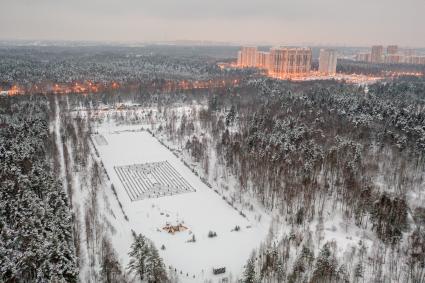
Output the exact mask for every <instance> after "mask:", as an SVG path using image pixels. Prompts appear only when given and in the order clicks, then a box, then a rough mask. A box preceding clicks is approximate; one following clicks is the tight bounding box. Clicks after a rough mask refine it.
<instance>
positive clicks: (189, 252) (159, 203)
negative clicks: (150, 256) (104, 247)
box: [95, 126, 270, 282]
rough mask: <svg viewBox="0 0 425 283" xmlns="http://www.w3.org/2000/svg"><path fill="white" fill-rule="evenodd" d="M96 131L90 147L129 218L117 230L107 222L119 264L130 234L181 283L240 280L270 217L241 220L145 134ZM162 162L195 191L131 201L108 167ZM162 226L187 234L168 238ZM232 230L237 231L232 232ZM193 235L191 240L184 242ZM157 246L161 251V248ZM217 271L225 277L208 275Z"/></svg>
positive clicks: (115, 129) (128, 247)
mask: <svg viewBox="0 0 425 283" xmlns="http://www.w3.org/2000/svg"><path fill="white" fill-rule="evenodd" d="M124 129H126V128H125V127H123V128H122V130H124ZM117 130H118V131H117ZM126 130H127V129H126ZM97 132H98V133H99V134H101V135H102V136H103V137H104V139H103V138H102V139H101V141H102V142H100V143H99V144H97V143H96V140H99V139H96V140H95V145H96V148H97V150H98V152H99V154H100V158H101V160H102V162H103V164H104V166H105V169H106V171H107V173H108V175H109V176H110V179H111V182H112V183H113V184H114V186H115V188H116V191H117V195H118V198H119V200H120V202H121V203H122V205H123V209H124V211H125V214H126V215H127V216H128V218H129V221H128V222H127V221H121V223H119V225H117V224H116V223H113V225H114V226H115V229H116V233H115V234H114V235H113V236H112V242H113V245H114V247H115V249H116V251H117V252H118V254H119V257H120V259H121V261H122V262H123V264H124V265H127V263H128V261H129V258H128V252H129V249H130V245H131V243H132V241H133V238H132V236H131V230H134V231H135V232H136V233H142V234H143V235H145V236H146V237H148V238H149V239H151V240H152V241H153V242H154V243H155V245H156V246H157V248H158V249H159V252H160V255H161V257H162V258H163V259H164V263H165V265H166V267H167V268H169V267H170V266H171V267H172V269H173V270H174V269H176V270H177V273H178V274H181V275H179V279H180V281H182V282H203V281H205V280H208V279H213V282H215V281H218V280H219V279H220V278H223V277H228V276H229V275H231V277H232V278H233V280H234V279H235V278H237V277H240V276H241V274H242V271H243V266H244V264H245V263H246V261H247V259H248V258H249V256H250V253H251V252H252V250H253V249H255V248H258V246H259V245H260V243H261V242H262V241H263V240H264V239H265V238H266V236H267V233H268V231H269V225H270V218H269V217H262V218H261V221H260V222H258V221H257V220H255V219H254V217H251V216H250V214H249V213H248V214H247V217H243V216H241V214H240V213H239V211H237V210H235V209H234V208H233V207H231V206H230V205H229V204H228V203H226V202H225V201H224V200H223V199H222V198H221V196H220V195H218V194H217V193H215V192H214V190H213V189H211V188H209V187H207V186H206V185H205V184H204V183H203V182H202V181H201V180H200V178H199V177H198V176H196V175H195V174H194V173H193V172H192V171H191V170H190V169H189V168H187V167H186V166H185V165H184V164H183V162H182V161H181V160H179V159H178V158H177V157H176V156H175V155H174V154H173V153H172V152H171V151H170V150H168V149H167V148H166V147H165V146H163V145H162V144H161V143H159V142H158V141H157V140H156V139H155V138H154V137H152V135H151V134H150V133H149V132H146V131H119V128H117V127H114V128H113V129H111V128H109V127H106V126H105V127H102V126H101V127H99V128H98V129H97ZM105 140H106V142H105ZM164 161H167V162H168V163H169V164H170V165H171V166H172V167H173V168H174V169H175V170H176V171H177V172H178V173H179V175H181V176H182V177H183V178H184V179H185V181H187V182H188V183H189V184H190V185H191V186H192V187H193V188H194V189H195V192H187V193H183V194H174V195H171V196H163V197H159V198H145V199H142V200H135V201H131V199H130V197H129V196H128V194H127V193H126V191H125V188H124V186H123V183H122V181H121V180H120V179H119V177H118V175H117V174H116V170H114V167H115V166H125V165H133V164H144V163H150V162H164ZM112 222H116V221H112ZM167 223H170V224H172V225H175V224H178V223H182V224H183V225H184V226H185V227H187V228H188V229H187V230H185V231H182V232H177V233H175V234H170V233H168V232H166V231H165V230H163V229H162V228H163V227H164V226H166V224H167ZM236 226H239V227H240V231H232V230H233V229H234V228H235V227H236ZM209 231H213V232H216V233H217V236H216V237H213V238H209V237H208V233H209ZM193 235H195V239H196V241H195V242H188V241H189V240H190V239H192V237H193ZM162 246H164V247H165V249H161V247H162ZM218 267H225V268H226V273H225V274H224V275H222V276H216V275H213V273H212V269H213V268H218Z"/></svg>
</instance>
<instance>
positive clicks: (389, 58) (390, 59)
mask: <svg viewBox="0 0 425 283" xmlns="http://www.w3.org/2000/svg"><path fill="white" fill-rule="evenodd" d="M402 62H403V56H402V55H400V54H387V55H385V58H384V63H387V64H398V63H402Z"/></svg>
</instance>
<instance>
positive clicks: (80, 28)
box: [0, 0, 425, 46]
mask: <svg viewBox="0 0 425 283" xmlns="http://www.w3.org/2000/svg"><path fill="white" fill-rule="evenodd" d="M0 7H1V9H2V11H3V13H2V16H1V17H0V38H3V39H14V38H20V39H61V40H66V39H69V40H119V41H149V40H178V39H193V40H215V41H240V42H260V41H264V42H271V43H296V42H300V43H301V42H315V43H338V44H356V45H364V44H372V43H383V44H386V43H398V44H400V45H413V46H425V31H424V28H423V27H424V26H425V17H423V16H422V15H420V13H421V11H424V10H425V1H423V0H404V1H402V0H386V1H385V0H356V1H354V0H292V1H288V0H72V1H71V0H36V1H35V0H0Z"/></svg>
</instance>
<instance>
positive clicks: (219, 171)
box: [0, 55, 425, 282]
mask: <svg viewBox="0 0 425 283" xmlns="http://www.w3.org/2000/svg"><path fill="white" fill-rule="evenodd" d="M111 56H112V55H111ZM143 56H145V55H143ZM143 58H145V59H146V58H149V56H148V57H143ZM145 59H143V60H142V59H141V60H142V61H144V60H145ZM155 60H157V59H155ZM158 60H159V59H158ZM164 60H165V59H164ZM142 61H140V62H142ZM165 61H167V60H165ZM176 64H180V63H176ZM120 68H124V69H125V68H127V67H125V66H124V67H123V66H122V65H120ZM165 68H166V69H167V70H168V68H171V69H173V68H174V67H173V66H172V65H170V64H169V63H167V66H166V67H165ZM179 70H180V69H179ZM193 70H196V72H197V74H199V75H202V74H203V73H204V72H206V73H208V74H209V73H210V72H212V73H214V72H215V71H214V70H213V71H211V70H210V69H205V68H204V67H201V68H200V69H196V68H195V69H190V71H189V73H191V72H192V71H193ZM124 73H125V72H124ZM34 75H35V76H38V75H37V74H34ZM189 75H192V74H189ZM14 76H15V75H14ZM112 76H114V75H112ZM14 79H15V78H14ZM125 103H127V104H125ZM183 106H184V107H186V108H184V109H189V110H184V111H182V110H181V109H182V107H183ZM102 107H104V108H108V109H113V111H111V112H110V114H108V115H107V116H106V117H105V116H100V114H99V113H100V111H98V110H99V109H100V108H102ZM118 110H119V111H118ZM111 121H112V122H113V123H116V124H119V125H137V124H142V123H143V124H144V125H146V124H147V125H149V129H150V131H151V133H152V134H153V135H155V137H157V138H158V139H161V140H162V141H163V142H164V144H166V145H167V146H169V147H170V148H176V149H179V150H181V151H182V157H183V158H184V161H185V162H187V163H188V164H189V163H193V164H196V168H197V169H199V170H197V174H199V175H200V176H201V177H202V178H203V180H205V182H206V183H208V184H210V185H211V186H212V187H213V188H216V187H217V188H218V187H220V186H221V187H220V188H221V189H220V190H222V191H223V192H224V194H223V199H225V200H226V202H228V203H230V204H231V205H232V206H235V207H238V208H239V209H240V211H241V213H242V214H243V211H250V210H252V209H253V207H254V206H257V205H258V206H259V207H261V208H262V209H263V210H264V212H265V213H267V214H268V215H271V216H272V218H273V221H272V225H271V228H270V232H269V236H268V237H267V239H266V240H265V241H264V243H263V244H262V245H261V247H259V248H258V249H256V250H254V251H252V256H251V257H250V258H249V259H248V260H247V262H246V265H245V267H244V272H243V276H242V278H240V279H241V280H242V282H425V230H424V229H425V206H424V199H425V192H424V185H425V173H424V172H425V79H424V78H417V77H402V78H398V79H394V80H386V81H382V82H378V83H376V84H373V85H369V86H367V87H365V86H358V85H351V84H346V83H344V82H335V81H318V82H291V81H278V80H273V79H268V78H263V77H251V76H249V75H248V76H246V78H245V79H244V80H242V81H241V82H240V84H238V85H235V86H225V87H217V88H214V89H203V90H179V91H177V92H175V93H174V92H161V91H158V90H155V89H151V88H145V89H139V90H137V91H136V92H119V91H118V92H113V93H112V92H108V93H96V94H92V95H81V94H69V95H67V96H55V95H53V94H49V95H45V94H34V95H28V96H16V97H2V98H0V159H1V166H0V182H1V190H0V262H1V263H2V264H1V266H0V281H1V282H77V281H84V280H86V281H90V282H134V280H135V279H134V278H139V279H141V280H147V281H148V282H167V281H170V282H174V281H176V280H177V277H178V275H177V270H175V271H174V272H173V270H172V269H171V268H170V267H168V268H167V267H166V266H165V264H164V262H163V261H162V259H161V258H160V257H159V254H158V250H157V248H156V247H155V245H154V244H153V243H152V242H151V241H150V240H149V239H147V238H146V237H145V236H143V235H141V234H136V233H135V232H132V233H133V237H134V243H133V245H132V246H131V247H128V248H127V249H126V254H129V256H130V257H131V261H130V263H129V264H128V265H127V264H123V263H122V262H121V261H120V254H119V252H120V251H119V250H118V248H117V247H115V246H114V245H113V241H111V238H113V237H116V235H117V233H118V232H117V229H119V228H118V227H119V226H117V224H116V223H121V222H119V221H122V223H126V221H127V222H128V215H127V214H126V208H125V206H123V205H122V203H121V201H120V199H119V198H118V196H117V193H116V191H115V187H114V185H113V184H112V183H111V182H110V180H109V176H108V174H107V173H106V171H104V169H103V163H102V161H101V159H100V158H99V156H98V154H97V152H96V148H95V147H94V146H93V141H92V140H91V134H92V132H93V131H95V127H96V125H98V124H101V123H105V122H111ZM196 168H195V169H196ZM195 169H194V170H195ZM223 183H225V184H223ZM232 184H233V185H234V186H233V187H234V188H229V187H231V186H232ZM111 203H116V204H117V206H118V207H120V209H119V211H112V209H111V208H110V204H111ZM126 219H127V220H126ZM114 221H116V222H114ZM114 223H115V224H114ZM330 233H334V234H332V235H339V236H337V237H334V238H330V237H329V236H328V235H329V234H330ZM346 242H350V243H353V242H355V244H354V245H347V244H346ZM164 248H165V247H164Z"/></svg>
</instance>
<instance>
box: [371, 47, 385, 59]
mask: <svg viewBox="0 0 425 283" xmlns="http://www.w3.org/2000/svg"><path fill="white" fill-rule="evenodd" d="M383 53H384V47H383V46H382V45H375V46H372V52H371V55H370V60H371V62H372V63H381V62H382V58H383V57H382V55H383Z"/></svg>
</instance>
